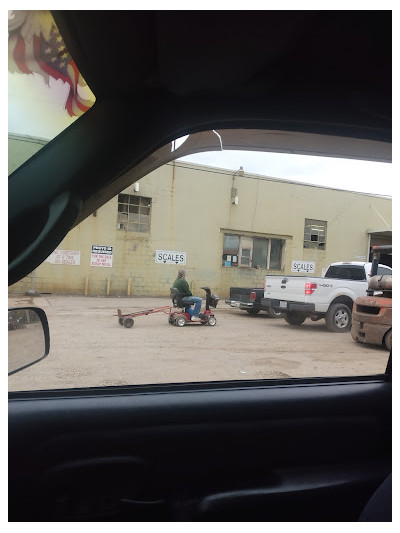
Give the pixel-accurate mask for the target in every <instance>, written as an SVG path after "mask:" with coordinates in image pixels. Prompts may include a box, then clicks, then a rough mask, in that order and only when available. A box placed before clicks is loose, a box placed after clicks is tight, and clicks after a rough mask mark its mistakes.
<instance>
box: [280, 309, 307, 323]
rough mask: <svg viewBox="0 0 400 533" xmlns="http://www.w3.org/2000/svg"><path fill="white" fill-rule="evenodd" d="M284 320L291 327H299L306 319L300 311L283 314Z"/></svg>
mask: <svg viewBox="0 0 400 533" xmlns="http://www.w3.org/2000/svg"><path fill="white" fill-rule="evenodd" d="M284 318H285V320H286V322H287V323H288V324H290V325H291V326H301V325H302V323H303V322H304V321H305V319H306V318H307V315H306V314H305V313H302V312H300V311H288V312H287V313H285V317H284Z"/></svg>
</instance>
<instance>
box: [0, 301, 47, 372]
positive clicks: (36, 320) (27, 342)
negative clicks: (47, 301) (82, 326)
mask: <svg viewBox="0 0 400 533" xmlns="http://www.w3.org/2000/svg"><path fill="white" fill-rule="evenodd" d="M49 351H50V332H49V324H48V322H47V316H46V313H45V312H44V311H43V309H40V308H39V307H18V308H11V309H9V310H8V375H9V376H11V375H12V374H15V373H16V372H20V371H21V370H23V369H24V368H27V367H29V366H31V365H34V364H35V363H38V362H39V361H41V360H42V359H44V358H45V357H46V355H48V353H49Z"/></svg>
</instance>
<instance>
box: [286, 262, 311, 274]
mask: <svg viewBox="0 0 400 533" xmlns="http://www.w3.org/2000/svg"><path fill="white" fill-rule="evenodd" d="M292 272H304V273H306V274H314V272H315V263H314V262H313V261H292Z"/></svg>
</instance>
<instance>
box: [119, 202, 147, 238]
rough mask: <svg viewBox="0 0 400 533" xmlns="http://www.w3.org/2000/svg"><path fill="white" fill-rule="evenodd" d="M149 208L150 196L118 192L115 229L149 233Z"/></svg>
mask: <svg viewBox="0 0 400 533" xmlns="http://www.w3.org/2000/svg"><path fill="white" fill-rule="evenodd" d="M150 210H151V198H146V197H145V196H134V195H133V194H119V195H118V218H117V229H120V230H125V231H137V232H140V233H149V231H150Z"/></svg>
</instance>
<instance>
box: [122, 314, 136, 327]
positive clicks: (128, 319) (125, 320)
mask: <svg viewBox="0 0 400 533" xmlns="http://www.w3.org/2000/svg"><path fill="white" fill-rule="evenodd" d="M134 323H135V322H134V320H133V318H131V317H130V316H127V317H125V318H123V319H122V325H123V326H125V327H126V328H131V327H132V326H133V324H134Z"/></svg>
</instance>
